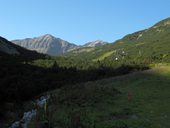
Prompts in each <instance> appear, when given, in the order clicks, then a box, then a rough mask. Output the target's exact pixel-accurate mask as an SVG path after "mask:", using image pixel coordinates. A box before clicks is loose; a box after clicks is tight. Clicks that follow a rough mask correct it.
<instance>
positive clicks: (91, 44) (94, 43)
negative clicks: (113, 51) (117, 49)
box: [83, 40, 108, 47]
mask: <svg viewBox="0 0 170 128" xmlns="http://www.w3.org/2000/svg"><path fill="white" fill-rule="evenodd" d="M107 43H108V42H105V41H103V40H95V41H91V42H88V43H86V44H85V45H83V46H84V47H96V46H102V45H105V44H107Z"/></svg>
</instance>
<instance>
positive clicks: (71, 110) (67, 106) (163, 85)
mask: <svg viewBox="0 0 170 128" xmlns="http://www.w3.org/2000/svg"><path fill="white" fill-rule="evenodd" d="M169 91H170V66H169V65H161V66H157V67H156V68H153V69H151V70H148V71H144V72H136V73H133V74H129V75H125V76H121V77H116V78H110V79H104V80H99V81H96V82H88V83H84V84H79V85H75V86H71V87H70V86H67V87H63V88H61V89H60V90H56V91H54V92H52V94H53V97H52V99H51V100H52V101H51V102H50V103H49V110H50V111H51V115H52V116H51V118H50V121H51V122H52V123H51V124H52V125H54V126H58V127H59V128H67V127H71V126H72V125H73V124H72V122H74V121H73V120H74V119H75V117H76V116H75V115H79V116H80V120H81V121H80V122H81V124H82V125H83V126H84V127H85V128H93V127H96V128H169V127H170V122H169V120H170V94H169ZM128 94H130V95H132V96H131V97H132V98H131V100H128ZM72 127H74V126H72Z"/></svg>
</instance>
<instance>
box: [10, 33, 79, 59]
mask: <svg viewBox="0 0 170 128" xmlns="http://www.w3.org/2000/svg"><path fill="white" fill-rule="evenodd" d="M12 42H13V43H15V44H17V45H19V46H22V47H24V48H27V49H30V50H35V51H37V52H39V53H45V54H49V55H52V56H54V55H59V54H63V53H65V52H67V51H69V50H71V49H75V48H76V47H77V46H76V45H75V44H72V43H69V42H67V41H65V40H62V39H60V38H56V37H54V36H52V35H50V34H46V35H43V36H40V37H35V38H26V39H22V40H13V41H12Z"/></svg>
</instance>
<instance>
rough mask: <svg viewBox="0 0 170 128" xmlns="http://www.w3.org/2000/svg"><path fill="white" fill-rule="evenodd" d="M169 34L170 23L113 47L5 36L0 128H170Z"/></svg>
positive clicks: (0, 43)
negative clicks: (21, 124)
mask: <svg viewBox="0 0 170 128" xmlns="http://www.w3.org/2000/svg"><path fill="white" fill-rule="evenodd" d="M169 35H170V18H167V19H165V20H162V21H160V22H158V23H156V24H155V25H153V26H152V27H150V28H147V29H145V30H141V31H138V32H135V33H132V34H128V35H126V36H124V37H123V38H122V39H119V40H117V41H115V42H113V43H107V42H105V41H101V40H96V41H92V42H89V43H86V44H84V45H81V46H78V45H75V44H73V43H69V42H68V41H65V40H63V39H60V38H56V37H54V36H52V35H50V34H46V35H44V36H40V37H35V38H26V39H23V40H13V41H8V40H7V39H5V38H3V37H0V71H1V72H0V103H1V107H0V128H1V127H2V128H11V126H12V124H14V125H15V123H14V122H15V121H19V120H22V119H25V121H26V122H22V123H23V124H24V125H25V124H26V125H27V126H20V124H18V122H17V124H16V125H15V126H14V127H12V128H169V127H170V123H169V120H170V109H169V108H170V103H169V101H170V95H169V90H170V86H169V85H170V64H169V63H170V36H169ZM42 96H49V97H50V98H49V99H48V101H47V100H45V102H44V103H43V104H42V107H39V106H38V105H37V103H35V102H34V103H33V101H34V100H36V99H41V97H42ZM42 100H43V99H42ZM40 101H41V100H40ZM31 110H36V114H35V111H31ZM24 112H26V113H27V112H28V113H29V112H33V115H31V119H29V118H25V117H24V115H23V113H24ZM26 113H25V114H26ZM28 113H27V114H28ZM22 121H23V120H22ZM28 122H29V123H28Z"/></svg>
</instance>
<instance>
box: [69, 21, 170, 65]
mask: <svg viewBox="0 0 170 128" xmlns="http://www.w3.org/2000/svg"><path fill="white" fill-rule="evenodd" d="M66 55H67V56H69V57H72V56H73V57H74V58H82V57H83V58H85V59H86V60H91V61H98V60H100V61H105V62H106V61H107V62H109V63H118V62H120V61H127V60H131V61H135V62H137V61H138V60H139V61H140V62H141V61H147V62H148V63H150V62H152V61H153V60H154V61H159V62H161V61H168V60H169V58H170V18H167V19H165V20H162V21H160V22H159V23H157V24H155V25H154V26H152V27H150V28H148V29H145V30H142V31H138V32H135V33H132V34H129V35H126V36H125V37H123V38H122V39H120V40H117V41H115V42H114V43H111V44H106V45H104V46H101V47H96V48H94V49H93V50H91V51H88V52H87V51H83V52H79V53H78V54H77V52H70V53H69V54H66ZM169 61H170V60H169Z"/></svg>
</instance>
